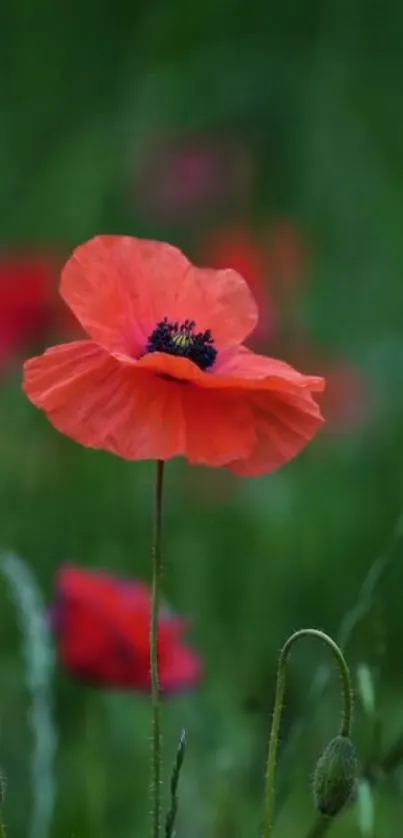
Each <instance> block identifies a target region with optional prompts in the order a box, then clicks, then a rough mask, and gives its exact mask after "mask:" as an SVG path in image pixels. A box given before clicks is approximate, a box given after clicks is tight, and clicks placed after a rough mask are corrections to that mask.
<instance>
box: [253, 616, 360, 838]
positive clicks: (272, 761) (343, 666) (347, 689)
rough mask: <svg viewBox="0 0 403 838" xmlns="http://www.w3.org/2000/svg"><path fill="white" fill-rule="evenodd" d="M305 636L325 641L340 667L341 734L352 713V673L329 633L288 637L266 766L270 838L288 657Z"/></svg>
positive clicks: (266, 834) (265, 833)
mask: <svg viewBox="0 0 403 838" xmlns="http://www.w3.org/2000/svg"><path fill="white" fill-rule="evenodd" d="M304 637H313V638H316V639H317V640H320V641H322V643H325V644H326V645H327V646H328V648H329V649H330V651H331V652H332V653H333V655H334V658H335V660H336V663H337V665H338V667H339V670H340V674H341V679H342V686H343V713H342V718H341V724H340V736H349V735H350V730H351V724H352V715H353V692H352V686H351V677H350V672H349V669H348V666H347V663H346V661H345V658H344V656H343V653H342V652H341V650H340V649H339V647H338V645H337V643H335V642H334V640H332V638H331V637H329V636H328V635H327V634H325V633H324V632H323V631H319V630H318V629H301V630H300V631H296V632H295V633H294V634H292V635H291V637H289V638H288V640H287V641H286V643H285V644H284V646H283V648H282V650H281V652H280V658H279V663H278V669H277V682H276V694H275V700H274V710H273V719H272V725H271V730H270V738H269V753H268V757H267V768H266V791H265V803H264V816H263V825H262V838H271V835H272V833H273V808H274V796H275V782H274V780H275V772H276V762H277V749H278V740H279V734H280V725H281V715H282V712H283V703H284V692H285V677H286V666H287V661H288V657H289V655H290V652H291V649H292V647H293V646H294V644H295V643H296V642H297V641H298V640H301V639H302V638H304Z"/></svg>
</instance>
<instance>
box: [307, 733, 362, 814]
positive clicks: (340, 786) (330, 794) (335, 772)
mask: <svg viewBox="0 0 403 838" xmlns="http://www.w3.org/2000/svg"><path fill="white" fill-rule="evenodd" d="M357 773H358V761H357V757H356V754H355V749H354V746H353V743H352V742H351V740H350V739H349V738H348V737H347V736H336V737H335V738H334V739H332V741H331V742H329V744H328V746H327V748H325V750H324V752H323V754H322V756H321V757H320V759H319V760H318V763H317V766H316V769H315V773H314V778H313V793H314V797H315V805H316V808H317V810H318V812H320V814H321V815H325V816H326V817H328V818H334V817H335V816H336V815H337V814H338V813H339V812H340V811H341V809H343V807H344V806H345V805H346V803H348V802H349V800H350V798H351V796H352V794H353V792H354V789H355V784H356V779H357Z"/></svg>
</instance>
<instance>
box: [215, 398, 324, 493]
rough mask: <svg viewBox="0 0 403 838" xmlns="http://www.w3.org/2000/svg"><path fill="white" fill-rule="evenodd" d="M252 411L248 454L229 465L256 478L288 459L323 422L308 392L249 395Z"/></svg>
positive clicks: (247, 475) (297, 451)
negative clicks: (252, 438) (252, 429)
mask: <svg viewBox="0 0 403 838" xmlns="http://www.w3.org/2000/svg"><path fill="white" fill-rule="evenodd" d="M249 404H250V408H251V410H252V411H253V414H254V420H255V432H256V439H257V441H256V444H255V446H254V448H253V450H252V452H251V454H250V456H249V457H247V458H245V459H243V460H239V461H238V462H235V463H231V464H230V466H229V468H230V469H231V471H233V472H234V473H235V474H239V475H241V476H243V477H258V476H260V475H263V474H268V473H269V472H271V471H274V470H275V469H277V468H279V467H280V466H282V465H284V464H285V463H287V462H288V461H289V460H292V459H293V458H294V457H296V456H297V454H299V453H300V451H302V450H303V449H304V448H305V446H306V445H307V444H308V442H310V440H311V439H312V437H313V436H314V435H315V434H316V433H317V431H318V430H319V429H320V427H321V425H322V424H323V421H324V420H323V417H322V415H321V412H320V409H319V407H318V405H317V404H316V402H315V401H314V399H313V398H312V397H311V396H310V394H309V393H308V392H303V391H302V392H300V393H298V392H294V393H292V392H289V393H279V394H277V395H275V394H272V393H270V394H268V393H262V392H258V393H255V394H253V395H251V396H250V400H249Z"/></svg>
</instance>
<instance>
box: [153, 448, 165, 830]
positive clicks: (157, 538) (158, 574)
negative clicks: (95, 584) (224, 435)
mask: <svg viewBox="0 0 403 838" xmlns="http://www.w3.org/2000/svg"><path fill="white" fill-rule="evenodd" d="M163 483H164V462H163V461H162V460H158V461H157V474H156V483H155V501H154V531H153V541H152V553H151V556H152V592H151V619H150V671H151V712H152V734H151V812H152V838H160V834H161V764H162V734H161V707H160V683H159V666H158V617H159V610H160V598H161V584H162V549H161V518H162V492H163Z"/></svg>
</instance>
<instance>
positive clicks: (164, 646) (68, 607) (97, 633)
mask: <svg viewBox="0 0 403 838" xmlns="http://www.w3.org/2000/svg"><path fill="white" fill-rule="evenodd" d="M150 607H151V599H150V592H149V590H148V588H147V587H146V586H145V585H144V584H143V583H142V582H138V581H129V580H124V579H119V578H117V577H114V576H112V575H109V574H107V573H101V572H95V571H90V570H85V569H83V568H79V567H75V566H73V565H65V566H63V567H62V568H61V569H60V570H59V573H58V576H57V581H56V597H55V602H54V604H53V605H52V607H51V611H50V619H51V626H52V629H53V631H54V633H55V635H56V637H57V641H58V646H59V653H60V659H61V662H62V664H63V665H64V666H65V668H66V670H68V672H69V673H70V674H71V675H73V676H75V677H76V678H78V679H80V680H85V681H88V682H90V683H92V684H93V685H94V686H98V687H105V688H108V687H109V688H111V689H114V688H115V689H121V690H134V691H139V692H148V691H149V690H150V684H151V682H150V641H149V630H150ZM187 627H188V621H187V620H185V619H183V618H181V617H177V616H173V615H171V614H169V613H166V614H161V616H160V619H159V623H158V650H159V670H160V672H159V674H160V685H161V690H162V692H163V693H174V692H180V691H182V690H187V689H190V688H192V687H194V686H195V685H196V684H197V683H198V681H199V680H200V678H201V675H202V664H201V659H200V657H199V655H198V654H197V653H196V652H195V651H193V650H192V649H191V648H190V647H189V646H187V645H186V644H185V643H184V642H183V639H182V636H183V634H184V632H185V631H186V629H187Z"/></svg>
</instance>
